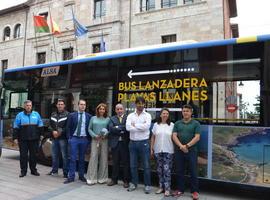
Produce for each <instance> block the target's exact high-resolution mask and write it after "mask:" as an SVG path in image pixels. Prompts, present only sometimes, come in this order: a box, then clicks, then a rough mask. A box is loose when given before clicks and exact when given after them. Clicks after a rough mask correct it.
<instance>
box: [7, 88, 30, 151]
mask: <svg viewBox="0 0 270 200" xmlns="http://www.w3.org/2000/svg"><path fill="white" fill-rule="evenodd" d="M2 93H3V108H2V117H3V125H2V127H3V145H4V147H6V148H11V149H18V146H17V145H15V144H14V142H13V140H12V124H13V121H14V119H15V117H16V115H17V114H18V113H19V112H21V111H23V109H24V108H23V107H24V105H23V104H24V101H26V100H27V98H28V92H27V91H20V92H17V91H16V92H15V91H12V90H8V89H6V90H4V91H3V92H2Z"/></svg>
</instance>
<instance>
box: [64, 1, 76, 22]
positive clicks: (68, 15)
mask: <svg viewBox="0 0 270 200" xmlns="http://www.w3.org/2000/svg"><path fill="white" fill-rule="evenodd" d="M72 10H75V8H74V4H69V5H66V6H65V7H64V20H72V17H73V16H72Z"/></svg>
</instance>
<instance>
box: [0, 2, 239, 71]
mask: <svg viewBox="0 0 270 200" xmlns="http://www.w3.org/2000/svg"><path fill="white" fill-rule="evenodd" d="M34 15H43V16H44V17H45V18H47V21H48V24H50V23H49V22H50V18H52V19H53V20H54V21H55V22H56V23H57V24H58V25H59V27H60V30H61V34H59V35H57V36H52V34H51V33H35V31H34V21H33V16H34ZM73 15H74V16H75V17H76V19H77V20H78V21H79V22H80V23H81V24H83V25H84V26H86V28H87V29H88V33H87V34H86V35H85V36H83V37H80V38H76V37H75V36H74V24H73V20H72V16H73ZM236 15H237V11H236V2H235V0H117V1H116V0H59V1H56V0H28V1H25V2H24V3H22V4H19V5H16V6H13V7H10V8H6V9H3V10H0V27H1V28H0V60H1V66H2V67H4V68H7V67H9V68H13V67H18V66H29V65H34V64H39V63H45V62H46V63H47V62H54V61H60V60H66V59H71V58H73V57H76V56H78V55H82V54H89V53H95V52H99V50H100V42H101V38H103V41H104V42H105V45H106V51H110V50H117V49H124V48H132V47H138V46H144V45H152V44H160V43H165V42H174V41H183V40H195V41H206V40H212V39H224V38H230V37H233V36H235V35H236V34H235V33H236V32H237V31H235V29H232V28H231V27H232V26H231V24H230V17H235V16H236ZM234 27H235V26H234ZM232 30H233V31H232Z"/></svg>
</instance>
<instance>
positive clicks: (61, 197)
mask: <svg viewBox="0 0 270 200" xmlns="http://www.w3.org/2000/svg"><path fill="white" fill-rule="evenodd" d="M37 168H38V171H39V172H40V174H41V176H40V177H35V176H32V175H31V174H30V173H29V172H28V174H27V176H26V177H24V178H19V176H18V175H19V152H17V151H12V150H6V149H4V150H3V154H2V158H0V199H5V200H17V199H20V200H24V199H33V200H72V199H74V200H75V199H76V200H84V199H85V200H89V199H93V200H144V199H147V200H176V199H177V198H174V197H167V198H165V197H163V195H156V194H155V193H154V192H155V190H156V189H157V188H152V192H151V194H144V191H143V189H144V187H143V186H142V185H139V187H138V189H137V190H135V191H133V192H127V191H126V189H124V188H123V186H122V184H121V183H120V184H119V185H117V186H111V187H108V186H107V185H100V184H98V185H93V186H88V185H86V184H84V183H82V182H80V181H78V180H77V181H75V182H74V183H71V184H68V185H64V184H63V181H64V179H63V178H62V176H61V173H60V174H59V177H51V176H48V175H46V173H48V172H49V171H50V168H49V167H47V166H43V165H38V166H37ZM178 199H183V200H190V199H191V196H190V193H185V194H184V195H183V196H182V197H180V198H178ZM237 199H239V200H240V199H242V200H244V199H245V200H247V198H243V197H237V196H235V195H224V194H216V193H212V192H209V191H202V192H201V193H200V200H237Z"/></svg>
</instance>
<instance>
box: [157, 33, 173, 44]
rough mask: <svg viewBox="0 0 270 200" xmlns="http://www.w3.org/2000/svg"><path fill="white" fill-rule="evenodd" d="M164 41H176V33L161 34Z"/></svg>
mask: <svg viewBox="0 0 270 200" xmlns="http://www.w3.org/2000/svg"><path fill="white" fill-rule="evenodd" d="M161 40H162V43H170V42H176V34H173V35H164V36H161Z"/></svg>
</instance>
